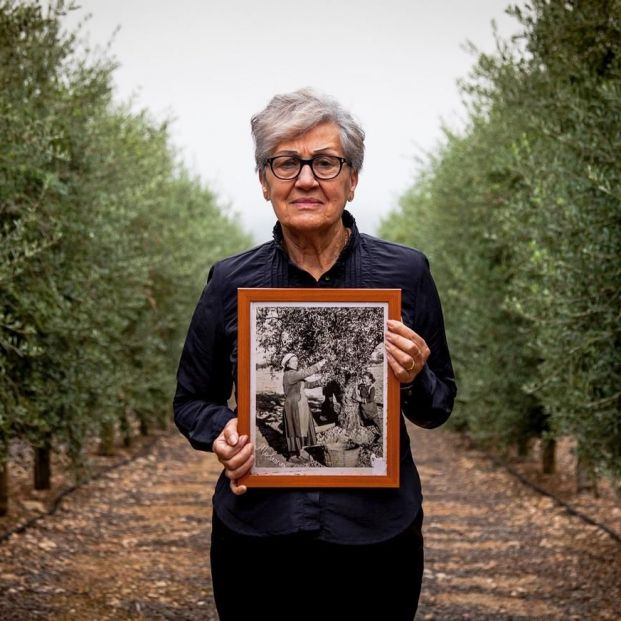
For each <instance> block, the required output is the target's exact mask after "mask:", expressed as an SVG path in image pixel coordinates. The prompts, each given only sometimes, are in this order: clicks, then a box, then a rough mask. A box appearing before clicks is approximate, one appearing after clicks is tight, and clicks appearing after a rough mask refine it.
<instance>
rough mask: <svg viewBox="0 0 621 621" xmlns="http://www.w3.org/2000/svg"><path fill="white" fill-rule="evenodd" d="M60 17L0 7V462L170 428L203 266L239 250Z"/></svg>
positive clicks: (164, 134)
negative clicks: (163, 424) (25, 446)
mask: <svg viewBox="0 0 621 621" xmlns="http://www.w3.org/2000/svg"><path fill="white" fill-rule="evenodd" d="M62 8H63V4H62V3H58V4H57V5H55V6H53V7H51V8H50V9H48V10H47V12H45V11H44V9H42V8H41V6H40V5H39V4H38V3H36V2H14V1H8V2H7V1H4V2H1V1H0V144H1V145H2V150H1V151H0V439H2V442H0V445H1V446H0V453H1V452H2V451H3V450H4V447H5V446H6V443H7V442H8V440H10V438H11V437H24V438H27V439H29V440H30V441H31V442H33V443H34V444H35V445H41V446H42V445H46V444H49V443H50V441H51V440H52V439H53V440H54V441H56V442H62V443H64V444H65V445H66V446H67V447H68V448H69V451H70V453H71V454H72V456H73V457H74V459H75V460H76V462H79V456H80V450H81V447H82V446H83V444H84V441H85V439H87V438H88V437H91V436H93V435H96V434H98V433H99V431H100V429H102V428H108V429H109V427H110V425H111V424H112V425H114V424H115V422H116V421H126V420H127V417H128V416H129V417H130V418H132V417H133V418H136V419H138V420H139V421H140V422H141V424H142V425H143V426H148V425H149V424H150V423H153V422H157V421H160V420H161V419H162V417H163V416H167V412H166V403H167V402H168V401H169V399H170V394H171V392H172V388H173V381H174V368H175V365H176V362H177V359H178V353H179V348H180V344H181V342H182V338H183V332H184V330H185V327H186V326H187V322H188V320H189V316H190V313H191V311H192V308H193V306H194V304H195V301H196V298H197V295H198V292H199V291H200V288H201V286H202V284H203V282H204V279H205V276H206V271H207V267H208V266H209V265H210V264H211V263H213V262H214V261H215V260H217V259H218V258H220V257H221V256H223V255H225V254H230V253H232V252H234V251H236V250H239V249H241V248H243V247H245V246H247V245H248V243H249V241H250V240H249V239H248V237H247V236H246V235H245V234H244V233H243V232H242V231H241V230H240V228H239V227H238V225H237V224H236V223H235V222H234V221H233V220H232V218H231V217H230V216H228V215H227V214H225V213H224V212H223V211H222V210H221V209H219V208H218V206H217V204H216V200H215V197H214V196H213V195H212V194H211V193H210V192H209V191H208V190H207V189H206V188H205V187H203V186H202V185H201V183H200V181H199V180H197V179H194V178H192V177H191V176H190V175H189V174H188V173H187V172H186V171H185V170H184V168H183V166H182V165H181V164H180V163H179V162H178V161H177V159H176V157H175V154H174V150H173V148H172V147H171V145H170V143H169V137H168V131H167V126H166V123H158V122H156V121H154V120H153V119H151V118H150V117H149V115H148V114H147V113H146V112H139V113H135V112H132V111H131V110H130V109H129V108H128V107H125V106H119V105H118V104H115V102H114V101H113V100H112V96H111V90H112V74H113V71H114V64H113V63H112V62H111V61H110V60H108V59H105V58H103V59H91V58H90V57H89V56H88V54H87V53H86V52H84V51H81V50H80V49H79V48H78V46H77V44H76V38H75V35H74V34H68V35H64V34H62V32H61V30H62V29H61V9H62Z"/></svg>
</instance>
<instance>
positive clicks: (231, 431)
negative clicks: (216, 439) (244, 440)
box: [224, 420, 239, 446]
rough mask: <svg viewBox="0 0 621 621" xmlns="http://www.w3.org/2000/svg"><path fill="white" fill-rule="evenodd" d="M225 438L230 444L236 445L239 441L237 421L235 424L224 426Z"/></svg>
mask: <svg viewBox="0 0 621 621" xmlns="http://www.w3.org/2000/svg"><path fill="white" fill-rule="evenodd" d="M224 439H225V440H226V443H227V444H228V445H229V446H235V445H236V444H237V442H238V441H239V434H238V433H237V421H236V420H235V424H232V425H227V426H226V427H225V428H224Z"/></svg>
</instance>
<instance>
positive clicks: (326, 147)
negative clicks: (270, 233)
mask: <svg viewBox="0 0 621 621" xmlns="http://www.w3.org/2000/svg"><path fill="white" fill-rule="evenodd" d="M320 154H327V155H337V156H339V157H344V153H343V148H342V147H341V138H340V132H339V129H338V127H337V126H336V125H335V124H334V123H323V124H321V125H317V127H314V128H313V129H311V130H309V131H308V132H306V133H305V134H302V135H300V136H298V137H297V138H293V139H291V140H285V141H283V142H281V143H280V144H278V145H277V146H276V149H275V150H274V153H272V157H275V156H277V155H297V156H298V157H299V158H301V159H310V158H312V157H313V156H315V155H320ZM260 180H261V183H262V185H263V188H264V192H265V194H266V196H267V197H269V199H270V200H271V202H272V206H273V208H274V212H275V213H276V217H277V218H278V220H279V222H280V223H281V225H282V226H283V227H285V228H288V229H290V230H292V231H294V232H297V233H305V232H308V233H315V232H320V231H322V230H328V229H329V228H330V227H331V226H333V225H334V224H335V223H336V222H338V221H339V220H340V219H341V215H342V214H343V210H344V209H345V204H346V203H347V200H348V199H351V198H353V195H354V190H355V189H356V185H357V184H358V173H357V172H355V171H353V170H352V169H351V168H350V167H349V166H348V165H347V164H344V165H343V168H342V170H341V172H340V173H339V175H338V176H337V177H335V178H334V179H329V180H327V181H324V180H320V179H316V178H315V176H314V175H313V173H312V171H311V169H310V166H304V167H303V168H302V170H301V171H300V174H299V175H298V177H297V178H296V179H291V180H290V181H283V180H281V179H278V178H276V177H275V176H274V174H273V173H272V171H271V170H270V167H269V166H267V167H266V168H265V169H263V170H262V171H261V174H260Z"/></svg>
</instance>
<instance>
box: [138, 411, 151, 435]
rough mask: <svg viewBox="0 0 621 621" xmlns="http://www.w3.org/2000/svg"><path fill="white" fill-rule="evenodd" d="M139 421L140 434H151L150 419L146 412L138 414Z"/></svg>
mask: <svg viewBox="0 0 621 621" xmlns="http://www.w3.org/2000/svg"><path fill="white" fill-rule="evenodd" d="M138 423H139V424H140V435H141V436H148V435H149V421H148V420H147V417H146V415H145V414H138Z"/></svg>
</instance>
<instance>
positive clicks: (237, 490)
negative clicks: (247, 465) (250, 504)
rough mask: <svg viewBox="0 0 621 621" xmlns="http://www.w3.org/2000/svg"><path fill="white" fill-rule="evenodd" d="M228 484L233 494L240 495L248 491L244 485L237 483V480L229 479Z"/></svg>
mask: <svg viewBox="0 0 621 621" xmlns="http://www.w3.org/2000/svg"><path fill="white" fill-rule="evenodd" d="M229 485H230V487H231V491H232V492H233V493H234V494H235V496H241V495H242V494H245V493H246V492H247V491H248V488H247V487H246V486H245V485H237V481H231V482H230V484H229Z"/></svg>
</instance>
